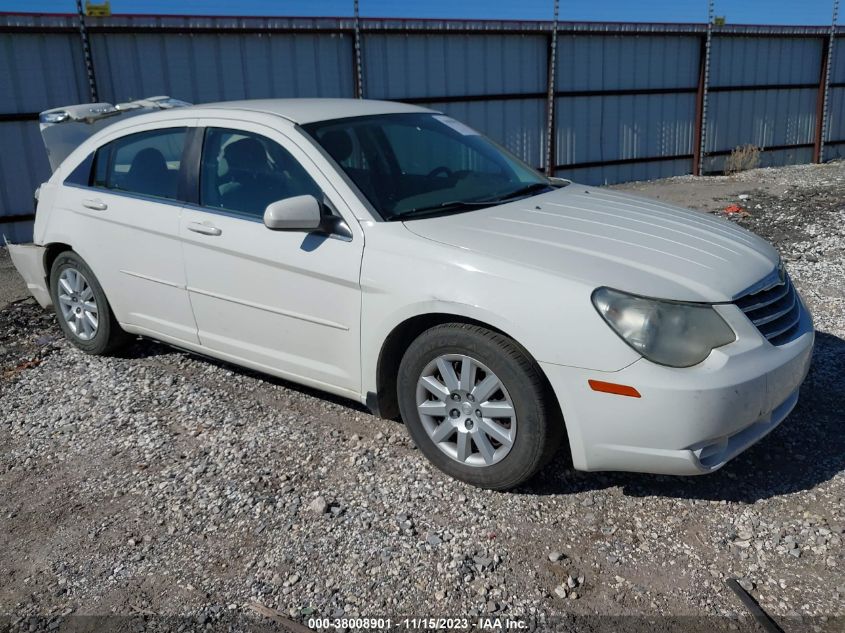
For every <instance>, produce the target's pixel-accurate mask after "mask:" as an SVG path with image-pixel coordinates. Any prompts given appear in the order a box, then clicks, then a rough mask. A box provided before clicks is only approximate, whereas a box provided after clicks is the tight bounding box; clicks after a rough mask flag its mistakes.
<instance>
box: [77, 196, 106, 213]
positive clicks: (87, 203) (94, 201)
mask: <svg viewBox="0 0 845 633" xmlns="http://www.w3.org/2000/svg"><path fill="white" fill-rule="evenodd" d="M82 206H83V207H85V208H87V209H94V211H105V210H106V209H108V208H109V205H107V204H106V203H105V202H103V201H102V200H100V199H99V198H88V199H86V200H83V201H82Z"/></svg>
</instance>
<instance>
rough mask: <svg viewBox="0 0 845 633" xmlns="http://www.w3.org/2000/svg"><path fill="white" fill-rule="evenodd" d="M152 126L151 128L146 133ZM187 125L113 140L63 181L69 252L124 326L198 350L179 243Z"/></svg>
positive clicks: (62, 203) (60, 198)
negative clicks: (90, 273)
mask: <svg viewBox="0 0 845 633" xmlns="http://www.w3.org/2000/svg"><path fill="white" fill-rule="evenodd" d="M145 127H146V126H145ZM190 129H191V125H190V124H188V123H187V122H186V121H180V122H173V123H165V124H161V126H160V127H157V128H156V129H152V130H151V129H144V128H141V129H140V130H139V131H137V132H134V133H128V134H127V133H126V132H125V131H124V132H122V133H121V134H120V136H118V137H116V138H113V139H111V140H109V142H107V143H105V144H104V145H101V146H100V148H99V149H98V150H97V151H96V152H95V153H93V154H92V155H91V156H89V157H88V158H87V159H86V160H85V161H84V162H83V163H82V164H81V165H79V166H78V167H77V169H76V170H74V171H73V172H72V173H71V174H70V175H69V176H68V177H67V178H66V179H65V181H64V185H65V186H64V188H63V191H62V193H61V195H59V196H57V204H58V205H59V206H64V207H66V208H67V209H68V210H70V211H72V215H67V214H62V217H68V218H70V221H71V222H72V224H73V226H70V227H68V228H67V231H68V233H70V234H71V235H72V241H71V242H70V243H71V245H72V246H73V248H74V249H75V250H77V252H79V254H80V255H81V256H82V257H83V258H84V259H85V260H86V261H87V262H88V264H89V265H90V266H91V268H92V270H93V271H94V274H95V275H97V278H98V279H99V281H100V284H101V285H102V286H103V289H104V290H105V292H106V296H107V297H108V300H109V303H110V304H111V307H112V309H113V310H114V313H115V315H116V316H117V319H118V321H120V322H121V323H122V324H124V325H128V326H134V329H135V330H136V331H138V332H140V333H149V334H153V335H155V336H156V337H157V338H162V339H164V340H168V341H172V342H189V343H197V342H198V337H197V333H196V324H195V323H194V317H193V312H192V311H191V306H190V303H189V300H188V295H187V291H186V289H185V270H184V266H183V262H182V251H181V243H180V241H179V218H180V215H181V213H182V207H183V204H184V203H183V202H181V201H180V198H181V197H182V196H180V194H179V181H180V169H181V167H182V154H183V152H184V149H185V147H186V146H187V143H186V140H187V138H188V134H189V130H190Z"/></svg>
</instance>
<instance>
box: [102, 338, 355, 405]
mask: <svg viewBox="0 0 845 633" xmlns="http://www.w3.org/2000/svg"><path fill="white" fill-rule="evenodd" d="M174 354H185V355H186V356H188V357H190V358H195V359H198V360H200V361H202V362H205V363H208V364H210V365H214V366H216V367H220V368H221V369H225V370H226V371H231V372H233V373H236V374H239V375H241V376H248V377H250V378H252V379H254V380H258V381H261V382H263V383H266V384H270V385H276V386H278V387H283V388H284V389H287V390H289V391H294V392H296V393H299V394H302V395H304V396H311V397H313V398H319V399H320V400H325V401H326V402H331V403H333V404H336V405H339V406H342V407H346V408H348V409H353V410H355V411H358V412H361V413H366V414H367V415H371V413H370V410H369V409H368V408H367V407H366V406H365V405H363V404H361V403H359V402H356V401H355V400H350V399H349V398H344V397H343V396H336V395H334V394H331V393H328V392H326V391H320V390H319V389H313V388H311V387H307V386H305V385H300V384H299V383H295V382H290V381H288V380H285V379H284V378H277V377H276V376H271V375H270V374H264V373H262V372H260V371H255V370H253V369H249V368H248V367H243V366H241V365H235V364H233V363H229V362H226V361H224V360H220V359H218V358H214V357H212V356H206V355H204V354H200V353H198V352H194V351H192V350H186V349H182V348H179V347H176V346H173V345H168V344H167V343H161V342H159V341H156V340H153V339H147V338H139V339H138V340H136V341H133V342H132V343H131V344H130V345H127V346H126V347H124V348H122V349H120V350H118V351H116V352H114V354H113V356H115V357H116V358H121V359H124V360H141V359H145V358H155V357H158V356H170V355H174Z"/></svg>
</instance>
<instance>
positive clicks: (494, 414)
mask: <svg viewBox="0 0 845 633" xmlns="http://www.w3.org/2000/svg"><path fill="white" fill-rule="evenodd" d="M397 389H398V394H397V395H398V399H399V408H400V410H401V412H402V419H403V420H404V421H405V424H406V426H407V427H408V431H409V433H410V434H411V437H412V438H413V440H414V442H415V443H416V445H417V446H418V447H419V448H420V450H421V451H422V452H423V453H424V454H425V455H426V457H428V459H429V460H431V461H432V462H433V463H434V465H435V466H437V467H438V468H439V469H440V470H442V471H443V472H445V473H447V474H449V475H451V476H452V477H455V478H456V479H460V480H462V481H466V482H467V483H470V484H473V485H476V486H480V487H483V488H492V489H497V490H504V489H508V488H513V487H514V486H517V485H519V484H520V483H523V482H524V481H526V480H528V479H530V478H531V477H532V476H533V475H534V474H535V473H536V472H537V471H538V470H539V469H540V468H541V467H542V466H543V465H544V464H545V463H546V462H547V461H548V459H549V458H550V457H551V456H552V455H553V454H554V452H555V450H556V449H557V447H558V445H559V444H560V439H561V437H562V435H563V426H562V422H561V421H560V420H559V419H558V418H557V416H555V415H553V414H552V413H551V411H550V410H549V409H550V408H549V407H548V406H547V389H546V388H545V383H544V381H543V378H542V375H541V374H540V370H539V368H538V367H537V364H536V363H535V362H534V361H533V360H531V359H530V358H529V357H528V356H527V355H526V353H525V352H524V351H523V350H522V348H521V347H519V346H518V345H517V344H516V343H515V342H514V341H512V340H511V339H509V338H507V337H506V336H504V335H502V334H499V333H497V332H492V331H490V330H488V329H485V328H482V327H479V326H474V325H467V324H460V323H451V324H445V325H439V326H436V327H433V328H431V329H430V330H427V331H426V332H424V333H422V334H421V335H420V336H419V337H418V338H417V339H416V340H415V341H414V342H413V343H412V344H411V345H410V346H409V348H408V350H407V351H406V352H405V355H404V357H403V359H402V362H401V364H400V367H399V376H398V381H397Z"/></svg>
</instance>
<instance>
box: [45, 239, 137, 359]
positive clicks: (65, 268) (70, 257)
mask: <svg viewBox="0 0 845 633" xmlns="http://www.w3.org/2000/svg"><path fill="white" fill-rule="evenodd" d="M50 294H51V296H52V299H53V305H54V306H55V307H56V315H57V316H58V318H59V326H60V327H61V328H62V332H64V334H65V336H66V337H67V338H68V340H70V342H71V343H73V344H74V345H75V346H76V347H78V348H79V349H81V350H82V351H83V352H86V353H88V354H106V353H108V352H110V351H113V350H114V349H116V348H117V347H119V346H120V345H122V344H123V343H125V342H126V341H127V339H128V336H127V334H126V332H124V331H123V330H122V329H121V328H120V325H118V323H117V320H116V319H115V318H114V314H113V313H112V311H111V307H110V306H109V302H108V301H107V300H106V294H105V293H104V292H103V288H102V286H100V282H99V281H97V278H96V277H95V276H94V273H93V272H92V271H91V269H90V268H89V267H88V264H86V263H85V261H84V260H83V259H82V258H81V257H80V256H79V255H77V254H76V253H74V252H73V251H65V252H63V253H60V254H59V256H58V257H56V259H55V261H54V262H53V267H52V268H51V270H50Z"/></svg>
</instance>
